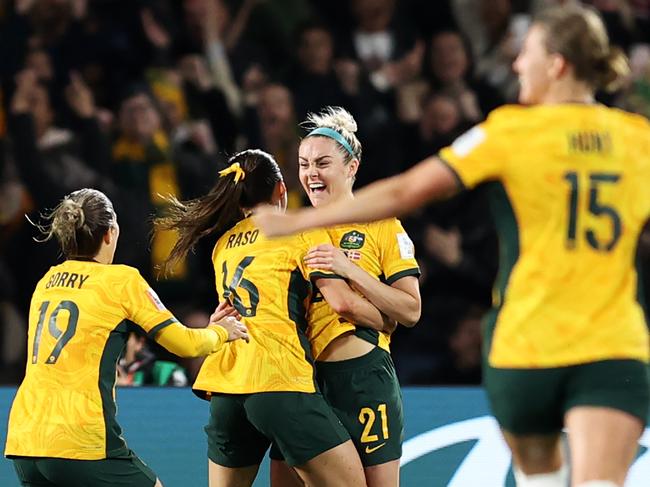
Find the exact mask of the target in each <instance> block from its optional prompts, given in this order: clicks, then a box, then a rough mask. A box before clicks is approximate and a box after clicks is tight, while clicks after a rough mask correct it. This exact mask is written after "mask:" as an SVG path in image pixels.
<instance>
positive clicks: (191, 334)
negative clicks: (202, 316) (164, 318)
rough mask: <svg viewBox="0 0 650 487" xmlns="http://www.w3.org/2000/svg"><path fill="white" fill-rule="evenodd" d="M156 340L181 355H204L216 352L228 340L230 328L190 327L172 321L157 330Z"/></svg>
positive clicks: (212, 326)
mask: <svg viewBox="0 0 650 487" xmlns="http://www.w3.org/2000/svg"><path fill="white" fill-rule="evenodd" d="M156 341H157V342H158V343H159V344H160V345H162V346H163V347H165V348H166V349H167V350H169V351H170V352H172V353H173V354H175V355H178V356H179V357H203V356H204V355H208V354H210V353H214V352H216V351H217V350H219V349H220V348H221V347H222V346H223V344H224V343H226V342H227V341H228V330H226V329H225V328H224V327H223V326H219V325H210V326H208V327H207V328H188V327H186V326H183V325H182V324H180V323H171V324H170V325H169V326H165V327H163V328H162V329H161V330H160V331H159V332H157V336H156Z"/></svg>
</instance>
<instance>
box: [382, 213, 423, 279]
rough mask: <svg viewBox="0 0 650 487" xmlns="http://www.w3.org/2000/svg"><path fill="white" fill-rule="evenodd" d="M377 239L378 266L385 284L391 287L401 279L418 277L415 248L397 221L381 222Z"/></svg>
mask: <svg viewBox="0 0 650 487" xmlns="http://www.w3.org/2000/svg"><path fill="white" fill-rule="evenodd" d="M378 238H379V249H380V253H379V261H380V262H379V264H380V266H381V269H382V271H383V274H384V279H385V281H386V284H388V285H391V284H393V283H394V282H395V281H397V280H399V279H401V278H402V277H406V276H415V277H417V276H419V275H420V267H419V266H418V263H417V261H416V260H415V246H414V245H413V242H412V241H411V239H410V237H409V236H408V234H407V233H406V230H404V227H403V226H402V224H401V223H400V221H399V220H398V219H396V218H391V219H388V220H384V221H383V222H381V223H380V227H379V232H378Z"/></svg>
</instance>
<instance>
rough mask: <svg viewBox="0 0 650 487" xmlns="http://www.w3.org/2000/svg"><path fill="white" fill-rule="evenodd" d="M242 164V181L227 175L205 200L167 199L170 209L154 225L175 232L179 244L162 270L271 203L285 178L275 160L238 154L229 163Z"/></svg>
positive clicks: (233, 174) (250, 152) (250, 153)
mask: <svg viewBox="0 0 650 487" xmlns="http://www.w3.org/2000/svg"><path fill="white" fill-rule="evenodd" d="M228 162H229V164H230V165H231V166H232V165H233V164H239V166H240V167H241V169H242V170H243V173H244V176H243V178H240V177H237V174H238V173H237V172H235V171H232V172H228V173H226V174H224V175H222V176H221V177H219V179H217V182H216V183H215V184H214V186H213V187H212V189H211V190H210V191H209V192H208V193H207V194H206V195H204V196H200V197H198V198H196V199H193V200H189V201H179V200H178V199H176V198H174V197H173V196H170V197H167V198H166V199H167V201H168V203H169V208H168V210H167V214H166V215H165V216H164V217H160V218H155V219H154V225H155V226H156V227H157V228H160V229H162V230H176V231H177V232H178V240H177V241H176V243H175V244H174V247H173V248H172V250H171V252H170V254H169V256H168V257H167V259H165V261H164V262H163V265H162V269H163V271H164V272H169V271H170V270H171V269H172V268H173V266H174V264H175V263H176V262H178V261H179V260H182V259H183V258H185V256H186V255H187V254H188V252H189V251H190V250H193V249H194V246H195V245H196V243H197V242H198V241H199V240H200V239H201V238H203V237H205V236H208V235H217V237H220V236H221V235H223V233H224V232H225V231H226V230H228V229H229V228H231V227H232V226H233V225H235V224H236V223H237V222H239V221H241V220H243V219H244V218H245V216H246V214H245V212H246V210H247V209H250V208H253V207H255V206H257V205H259V204H262V203H268V202H270V201H271V198H272V196H273V191H274V189H275V185H276V184H277V183H278V182H279V181H282V174H281V172H280V168H279V167H278V164H277V163H276V162H275V159H273V156H271V155H270V154H267V153H266V152H264V151H261V150H246V151H243V152H239V153H238V154H235V155H234V156H233V157H231V158H230V160H229V161H228Z"/></svg>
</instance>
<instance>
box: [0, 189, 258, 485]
mask: <svg viewBox="0 0 650 487" xmlns="http://www.w3.org/2000/svg"><path fill="white" fill-rule="evenodd" d="M49 220H50V222H51V223H50V225H48V226H47V227H39V228H40V229H42V230H43V231H44V232H45V240H47V239H50V238H52V237H53V236H54V237H56V238H57V240H58V241H59V244H60V246H61V251H62V253H63V255H65V257H66V260H65V262H63V263H62V264H60V265H56V266H54V267H52V268H50V270H49V271H47V273H46V274H45V276H43V278H42V279H41V280H40V281H39V283H38V284H37V285H36V290H35V291H34V295H33V297H32V303H31V308H30V311H29V333H28V360H27V370H26V372H25V379H24V380H23V383H22V384H21V385H20V387H19V389H18V393H17V394H16V398H15V399H14V402H13V405H12V407H11V413H10V415H9V431H8V433H7V444H6V448H5V455H7V456H8V457H9V458H12V459H13V462H14V466H15V468H16V473H17V474H18V478H19V479H20V482H21V484H22V485H24V486H36V485H38V486H43V487H57V486H58V487H77V486H87V485H92V486H98V487H102V486H103V487H109V486H115V485H120V486H124V487H129V486H133V487H146V486H154V484H155V485H156V486H161V485H162V484H161V483H160V481H159V480H157V479H156V474H155V473H154V472H153V471H152V470H151V469H150V468H149V467H147V466H146V465H145V464H144V463H142V461H140V459H139V458H138V457H137V456H136V455H135V453H133V451H131V450H129V448H128V447H127V445H126V443H125V441H124V439H123V438H122V436H121V433H122V431H121V429H120V427H119V425H118V424H117V422H116V420H115V412H116V406H115V399H114V397H115V389H114V386H115V377H116V376H115V373H116V370H115V367H116V362H117V360H118V358H119V356H120V354H121V352H122V349H123V348H124V345H125V343H126V340H127V338H128V336H129V333H130V330H131V329H132V327H134V326H139V327H141V328H142V329H143V330H144V331H145V332H147V333H148V335H149V336H150V337H151V338H153V339H154V340H156V341H157V342H158V343H160V344H161V345H162V346H164V347H165V348H167V349H168V350H169V351H171V352H173V353H175V354H177V355H180V356H183V357H198V356H202V355H207V354H209V353H211V352H215V351H217V350H219V348H221V346H222V345H223V344H224V343H225V342H227V341H231V340H235V339H237V338H244V339H248V335H247V331H246V327H245V326H244V325H243V324H242V323H240V322H239V321H237V320H236V319H235V318H233V317H232V316H230V317H228V318H224V317H225V316H226V315H230V314H233V313H235V311H234V310H230V311H229V310H228V309H227V308H225V307H224V306H222V307H221V308H219V309H218V310H217V312H216V313H215V314H214V315H213V316H212V320H213V321H215V322H216V321H217V320H218V319H219V318H224V319H221V320H219V321H218V322H216V323H210V324H209V325H208V327H207V328H206V329H190V328H186V327H185V326H183V325H181V324H180V323H179V322H178V321H177V320H176V318H174V316H173V315H172V314H171V313H170V312H169V311H168V310H167V309H166V308H165V306H164V305H163V304H162V303H161V302H160V300H159V299H158V296H157V295H156V293H155V292H154V291H153V290H152V289H151V288H150V287H149V285H148V284H147V283H146V282H145V280H144V279H143V278H142V277H141V276H140V274H139V272H138V271H137V270H136V269H134V268H132V267H128V266H125V265H111V264H112V262H113V255H114V254H115V247H116V245H117V240H118V237H119V233H120V230H119V226H118V224H117V219H116V215H115V212H114V210H113V205H112V203H111V201H110V200H109V199H108V198H107V197H106V195H104V194H103V193H101V192H100V191H97V190H94V189H81V190H79V191H75V192H74V193H72V194H70V195H69V196H66V197H65V198H64V199H63V200H62V201H61V203H60V204H59V205H58V206H57V207H56V208H55V209H54V210H53V211H52V213H51V214H50V215H49Z"/></svg>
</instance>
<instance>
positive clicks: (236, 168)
mask: <svg viewBox="0 0 650 487" xmlns="http://www.w3.org/2000/svg"><path fill="white" fill-rule="evenodd" d="M232 173H235V184H237V183H238V182H239V181H240V180H244V179H245V178H246V173H245V172H244V170H243V169H242V168H241V166H240V165H239V163H238V162H234V163H232V164H231V165H230V166H228V167H227V168H226V169H223V170H222V171H219V177H220V178H222V177H224V176H227V175H228V174H232Z"/></svg>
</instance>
